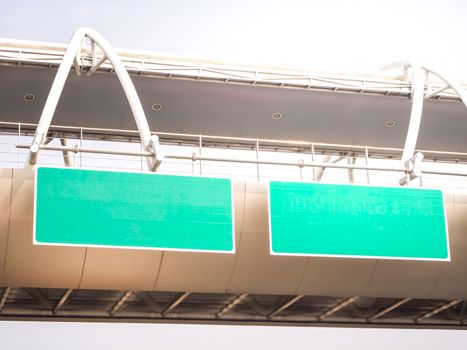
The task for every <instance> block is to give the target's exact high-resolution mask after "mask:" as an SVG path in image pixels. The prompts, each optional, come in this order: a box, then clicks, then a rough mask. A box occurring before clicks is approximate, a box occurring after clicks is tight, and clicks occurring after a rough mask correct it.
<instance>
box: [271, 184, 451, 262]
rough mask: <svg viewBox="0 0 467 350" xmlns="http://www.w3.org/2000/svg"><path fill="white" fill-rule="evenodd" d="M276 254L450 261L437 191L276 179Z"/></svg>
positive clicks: (273, 232) (273, 202)
mask: <svg viewBox="0 0 467 350" xmlns="http://www.w3.org/2000/svg"><path fill="white" fill-rule="evenodd" d="M269 201H270V202H269V205H270V225H271V227H270V230H271V251H272V253H273V254H299V255H324V256H327V255H328V256H333V255H338V256H354V257H382V258H402V259H440V260H446V259H449V253H448V251H449V250H448V242H447V229H446V221H445V220H446V219H445V211H444V200H443V194H442V192H441V191H438V190H426V189H415V188H389V187H371V186H355V185H332V184H317V183H290V182H276V181H273V182H271V183H270V185H269Z"/></svg>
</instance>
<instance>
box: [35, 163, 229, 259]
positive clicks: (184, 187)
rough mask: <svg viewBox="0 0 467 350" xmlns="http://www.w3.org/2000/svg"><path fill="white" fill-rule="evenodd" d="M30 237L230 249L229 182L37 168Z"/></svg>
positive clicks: (88, 243)
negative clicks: (33, 218) (34, 203)
mask: <svg viewBox="0 0 467 350" xmlns="http://www.w3.org/2000/svg"><path fill="white" fill-rule="evenodd" d="M35 192H36V193H35V196H36V198H35V200H36V207H35V242H36V243H39V244H59V245H83V246H111V247H127V248H154V249H169V250H170V249H172V250H195V251H215V252H233V251H234V246H233V241H234V239H233V223H232V222H233V221H232V219H233V216H232V186H231V182H230V180H228V179H218V178H203V177H189V176H172V175H157V174H143V173H125V172H110V171H94V170H81V169H59V168H39V169H38V170H37V176H36V191H35Z"/></svg>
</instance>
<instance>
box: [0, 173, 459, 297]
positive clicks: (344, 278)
mask: <svg viewBox="0 0 467 350" xmlns="http://www.w3.org/2000/svg"><path fill="white" fill-rule="evenodd" d="M33 186H34V173H33V172H32V171H30V170H25V169H15V170H11V169H0V214H1V216H0V286H7V285H8V286H17V287H50V288H52V287H61V288H87V289H131V290H160V291H191V292H212V293H224V292H232V293H264V294H308V295H327V296H349V295H356V296H373V297H414V298H446V299H450V298H463V299H465V298H467V279H466V278H465V276H466V275H467V234H466V231H467V230H466V228H467V193H455V194H454V193H451V194H447V196H446V201H447V208H446V209H447V214H448V227H449V235H450V247H451V261H450V262H435V261H402V260H377V259H351V258H345V259H344V258H324V257H309V258H307V257H286V256H271V255H270V254H269V233H268V231H269V228H268V211H267V187H266V184H264V183H257V182H236V183H235V184H234V212H235V234H236V250H237V251H236V254H215V253H187V252H161V251H150V250H127V249H104V248H102V249H100V248H82V247H76V248H75V247H57V246H35V245H33V244H32V229H33V228H32V222H33Z"/></svg>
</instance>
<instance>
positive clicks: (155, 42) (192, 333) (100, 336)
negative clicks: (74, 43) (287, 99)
mask: <svg viewBox="0 0 467 350" xmlns="http://www.w3.org/2000/svg"><path fill="white" fill-rule="evenodd" d="M0 5H1V7H0V37H3V38H13V39H26V40H40V41H53V42H63V43H66V42H67V41H68V40H69V38H70V36H71V34H72V33H73V31H74V30H75V29H76V28H78V27H80V26H89V27H92V28H94V29H96V30H97V31H99V32H101V33H102V34H103V35H104V36H105V37H106V38H107V39H108V40H109V41H110V42H111V44H112V45H113V46H115V47H121V48H132V49H145V50H153V51H156V52H161V53H168V54H170V53H173V54H177V55H180V54H181V55H185V56H188V57H200V58H207V59H213V60H220V61H228V62H239V63H245V64H258V65H263V66H277V67H281V68H291V69H293V68H301V69H309V70H329V71H335V72H342V71H364V72H372V71H376V70H377V69H379V68H380V67H382V66H384V65H385V64H387V63H390V62H392V61H400V60H408V59H410V60H417V61H419V62H420V63H425V64H431V65H433V66H436V67H438V69H439V70H441V71H445V72H448V73H449V74H450V75H451V76H454V77H456V78H459V79H462V80H464V81H467V68H466V66H467V65H466V63H467V51H466V49H465V47H467V21H466V20H467V1H463V0H457V1H456V0H450V1H449V0H448V1H446V0H445V1H443V2H441V1H431V0H425V1H410V0H392V1H389V0H388V1H384V2H383V1H376V0H352V1H348V0H347V1H345V0H322V1H294V0H286V1H272V0H265V1H258V0H235V1H219V0H217V1H209V0H197V1H187V0H185V1H177V0H171V1H170V0H165V1H155V0H147V1H117V0H114V1H109V0H99V1H97V0H81V1H65V0H60V1H59V0H40V1H37V0H29V1H17V0H15V1H6V0H0ZM441 344H442V345H441ZM465 344H467V333H466V332H460V331H439V330H387V329H384V330H381V329H353V328H352V329H344V328H338V329H333V328H292V327H287V328H277V327H274V328H271V327H246V328H245V327H231V326H229V327H224V326H222V327H221V326H188V325H158V324H155V325H151V324H131V325H126V324H95V323H91V324H89V323H88V324H85V323H79V324H74V323H33V322H26V323H25V322H0V346H1V347H2V348H4V349H21V348H35V349H45V348H47V349H58V348H64V347H66V348H67V349H87V348H101V349H104V348H110V349H127V348H132V347H134V348H138V349H143V348H161V349H184V348H190V349H234V348H235V349H242V348H243V349H253V348H256V349H271V350H273V349H284V348H287V349H305V348H306V349H311V348H316V349H359V350H366V349H382V350H385V349H424V350H430V349H441V348H444V349H462V348H465Z"/></svg>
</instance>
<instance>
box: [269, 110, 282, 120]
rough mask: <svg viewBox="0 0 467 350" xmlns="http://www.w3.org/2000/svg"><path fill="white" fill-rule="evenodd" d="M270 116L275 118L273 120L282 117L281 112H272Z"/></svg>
mask: <svg viewBox="0 0 467 350" xmlns="http://www.w3.org/2000/svg"><path fill="white" fill-rule="evenodd" d="M271 117H272V119H275V120H277V119H281V118H282V113H279V112H274V113H273V114H272V116H271Z"/></svg>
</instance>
